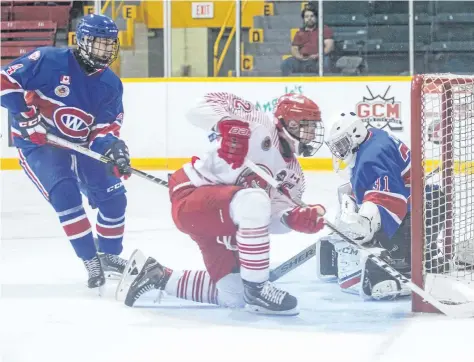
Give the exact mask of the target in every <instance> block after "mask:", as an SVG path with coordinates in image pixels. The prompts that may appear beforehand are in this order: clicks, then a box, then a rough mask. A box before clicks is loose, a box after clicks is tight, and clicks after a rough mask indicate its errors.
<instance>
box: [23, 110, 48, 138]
mask: <svg viewBox="0 0 474 362" xmlns="http://www.w3.org/2000/svg"><path fill="white" fill-rule="evenodd" d="M28 108H29V109H28V111H26V112H21V113H18V114H17V115H16V116H15V119H16V121H17V125H18V130H19V131H20V133H21V137H23V138H24V139H25V140H28V141H30V142H33V143H35V144H37V145H44V144H46V143H47V139H46V134H47V133H48V130H47V128H46V127H47V126H46V125H45V124H44V123H43V121H42V119H41V114H40V112H39V109H38V108H36V107H35V106H31V107H28Z"/></svg>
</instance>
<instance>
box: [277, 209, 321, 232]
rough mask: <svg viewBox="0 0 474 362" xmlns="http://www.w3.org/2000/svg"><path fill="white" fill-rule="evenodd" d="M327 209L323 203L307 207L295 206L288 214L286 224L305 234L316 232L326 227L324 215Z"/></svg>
mask: <svg viewBox="0 0 474 362" xmlns="http://www.w3.org/2000/svg"><path fill="white" fill-rule="evenodd" d="M325 213H326V209H325V208H324V206H322V205H319V204H317V205H308V206H307V207H299V206H298V207H295V208H294V209H293V210H291V211H290V212H289V213H288V214H287V215H286V218H285V219H284V220H285V223H286V225H288V227H290V228H291V229H293V230H295V231H298V232H300V233H305V234H315V233H317V232H318V231H320V230H321V229H322V228H323V227H324V219H323V218H322V216H324V214H325Z"/></svg>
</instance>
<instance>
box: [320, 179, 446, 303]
mask: <svg viewBox="0 0 474 362" xmlns="http://www.w3.org/2000/svg"><path fill="white" fill-rule="evenodd" d="M425 193H426V201H427V203H429V204H430V205H427V207H426V209H427V210H432V211H431V213H430V215H427V217H426V229H427V230H430V232H429V233H426V235H428V237H427V239H426V240H425V250H426V254H427V257H426V258H425V260H429V261H430V266H429V267H430V268H431V269H432V268H437V269H438V270H439V272H443V271H447V268H448V265H447V264H445V263H439V262H438V260H441V259H440V258H437V257H436V255H438V253H439V249H438V247H437V243H436V240H437V237H438V235H439V233H440V232H441V227H440V225H443V224H444V221H445V220H444V219H445V210H444V201H443V200H444V198H445V196H444V193H443V192H442V191H441V189H440V188H439V186H438V185H427V186H426V188H425ZM342 200H347V197H344V196H343V197H342ZM346 204H347V203H346ZM342 206H343V209H342V210H344V203H343V204H342ZM352 206H355V207H357V206H356V205H355V204H352ZM346 207H347V205H346ZM343 213H344V211H341V214H343ZM367 245H372V248H370V250H371V251H372V253H374V254H375V255H377V256H379V257H381V258H382V259H384V260H385V261H386V262H387V263H388V264H390V265H391V266H392V267H393V268H395V269H396V270H398V271H399V272H401V273H402V274H404V275H405V276H407V277H409V276H410V271H411V270H410V266H411V223H410V214H407V215H406V217H405V218H404V220H403V222H402V224H401V225H400V227H399V229H398V230H397V232H396V233H395V235H394V236H393V237H392V238H391V239H389V238H388V237H387V236H386V235H385V234H384V233H383V232H380V231H379V232H377V233H375V236H374V238H373V239H372V240H371V241H369V243H368V244H367ZM428 254H429V255H430V257H428ZM316 260H317V276H318V278H319V279H320V280H322V281H326V282H335V281H337V282H338V284H339V286H340V288H341V290H342V291H344V292H348V293H352V294H357V295H360V296H361V297H362V298H363V299H374V300H387V299H389V300H391V299H395V298H397V297H402V296H407V295H410V290H409V289H408V288H406V287H404V286H401V285H400V283H399V282H398V281H397V280H395V279H394V278H393V277H391V276H390V275H389V274H388V273H387V272H386V271H385V270H383V269H381V268H380V267H378V266H376V265H375V264H374V263H373V262H372V261H371V260H369V259H367V257H366V255H364V253H363V252H361V251H360V250H357V249H356V248H355V247H353V246H351V245H350V244H348V243H347V242H345V241H344V240H342V239H341V238H340V237H339V236H338V235H335V234H331V235H329V236H326V237H323V238H321V239H319V241H318V243H317V245H316Z"/></svg>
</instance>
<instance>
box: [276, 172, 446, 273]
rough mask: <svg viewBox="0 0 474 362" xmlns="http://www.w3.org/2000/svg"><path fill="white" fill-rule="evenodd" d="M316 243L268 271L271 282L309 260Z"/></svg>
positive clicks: (313, 254)
mask: <svg viewBox="0 0 474 362" xmlns="http://www.w3.org/2000/svg"><path fill="white" fill-rule="evenodd" d="M439 170H440V167H439V166H438V167H436V168H435V169H434V170H433V171H431V172H430V173H428V174H427V175H426V177H427V178H429V177H432V176H433V175H434V174H435V173H437V172H439ZM316 245H317V243H313V244H311V245H310V246H308V247H307V248H305V249H304V250H302V251H300V252H299V253H298V254H296V255H295V256H293V257H291V258H289V259H288V260H286V261H285V262H283V263H282V264H280V265H279V266H277V267H276V268H275V269H273V270H272V271H271V272H270V281H271V282H273V281H275V280H277V279H280V278H281V277H283V276H284V275H286V274H288V273H289V272H290V271H292V270H294V269H296V268H298V267H299V266H301V265H303V264H304V263H306V262H307V261H308V260H310V259H311V258H312V257H313V256H316Z"/></svg>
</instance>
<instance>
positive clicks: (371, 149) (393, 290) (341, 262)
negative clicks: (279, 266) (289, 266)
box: [316, 112, 443, 300]
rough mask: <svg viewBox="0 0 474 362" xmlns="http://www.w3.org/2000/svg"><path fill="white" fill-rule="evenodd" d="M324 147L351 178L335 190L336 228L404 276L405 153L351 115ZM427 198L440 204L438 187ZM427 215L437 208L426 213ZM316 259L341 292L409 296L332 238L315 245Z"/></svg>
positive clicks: (342, 118) (407, 254) (341, 119)
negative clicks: (337, 203)
mask: <svg viewBox="0 0 474 362" xmlns="http://www.w3.org/2000/svg"><path fill="white" fill-rule="evenodd" d="M326 143H327V145H328V147H329V149H330V150H331V153H332V154H333V156H334V158H335V159H336V160H337V161H338V163H341V162H343V163H344V164H345V165H346V167H347V170H348V171H349V173H350V183H348V184H345V185H343V186H342V187H341V188H340V189H339V198H340V202H341V209H340V212H339V215H338V218H337V221H336V225H337V226H338V228H339V229H340V230H341V231H342V232H344V233H345V234H346V235H347V236H349V237H351V238H352V239H354V240H355V241H356V242H357V243H359V244H361V245H364V246H365V247H369V248H371V250H372V252H373V253H374V254H377V255H379V256H381V257H382V258H384V259H385V260H386V261H387V262H389V263H390V264H391V265H392V266H393V267H394V268H395V269H397V270H398V271H400V272H402V273H404V274H406V275H409V273H410V270H411V227H410V209H411V205H410V166H411V159H410V150H409V148H408V147H407V146H406V145H405V144H404V143H403V142H402V141H400V140H399V139H397V138H395V137H394V136H392V135H390V134H389V133H388V132H386V131H384V130H380V129H377V128H366V126H365V124H364V123H363V122H362V121H361V120H360V119H359V118H358V117H357V116H356V114H355V113H353V112H348V113H341V114H339V115H338V116H337V118H336V120H335V122H334V125H333V127H332V129H331V132H330V134H329V136H328V138H327V142H326ZM426 192H427V197H426V199H427V200H436V202H442V196H443V195H442V192H441V190H440V189H439V187H438V186H430V187H428V188H427V190H426ZM431 210H438V211H439V210H440V208H439V207H431ZM433 217H436V218H438V217H441V215H433ZM436 224H440V223H436ZM438 232H439V230H436V233H431V236H433V235H434V234H436V235H437V233H438ZM435 239H436V237H435V238H434V240H435ZM435 249H436V246H435ZM335 253H336V254H337V257H335V255H336V254H335ZM316 256H317V272H318V276H319V278H320V279H323V280H324V279H336V278H337V281H338V283H339V286H340V287H341V289H342V290H343V291H346V292H350V293H355V294H358V295H360V296H362V297H363V298H366V299H377V300H378V299H393V298H396V297H398V296H404V295H409V294H410V290H409V289H407V288H406V287H404V286H401V285H400V283H399V282H398V281H396V280H395V279H394V278H392V277H391V276H390V275H389V274H388V273H387V272H385V271H384V270H383V269H381V268H380V267H378V266H376V265H375V264H374V263H373V262H372V261H371V260H368V259H367V257H366V256H365V255H363V253H360V252H359V250H358V249H357V248H355V247H353V246H351V245H350V244H349V243H347V242H345V241H343V240H342V239H341V238H340V237H339V236H337V235H336V234H332V235H330V236H328V237H325V238H322V239H321V240H320V241H319V242H318V247H317V255H316Z"/></svg>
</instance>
